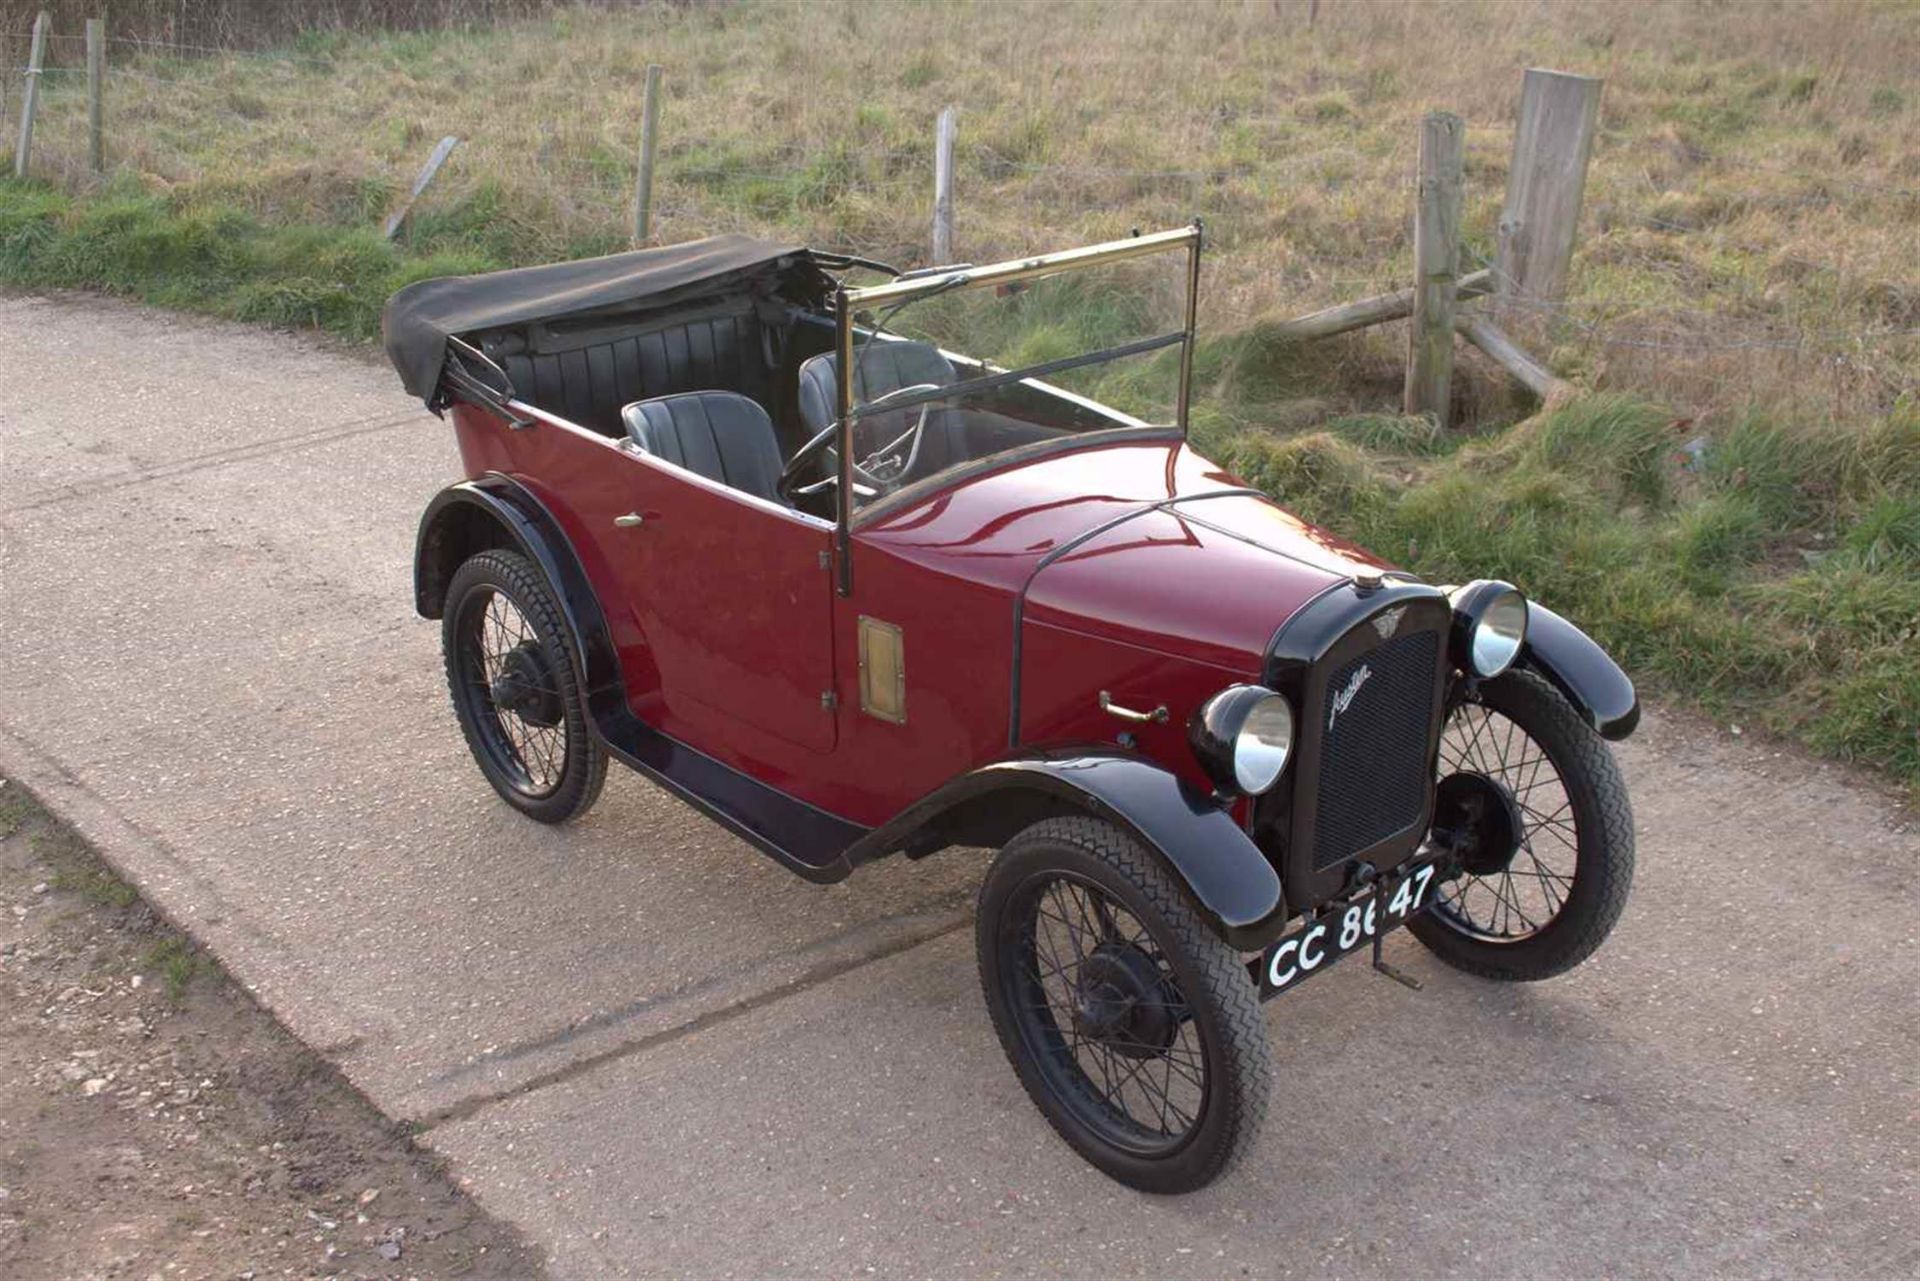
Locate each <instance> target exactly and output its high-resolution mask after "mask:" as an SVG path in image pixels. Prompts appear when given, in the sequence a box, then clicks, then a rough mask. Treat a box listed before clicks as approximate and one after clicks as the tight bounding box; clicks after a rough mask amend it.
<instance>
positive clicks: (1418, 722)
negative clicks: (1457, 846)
mask: <svg viewBox="0 0 1920 1281" xmlns="http://www.w3.org/2000/svg"><path fill="white" fill-rule="evenodd" d="M1439 661H1440V636H1439V634H1438V633H1436V632H1432V631H1421V632H1409V633H1406V634H1403V635H1401V636H1397V637H1395V638H1394V639H1393V640H1390V641H1388V642H1387V643H1386V644H1384V645H1382V646H1380V647H1379V648H1377V649H1373V650H1369V651H1367V652H1366V653H1364V654H1361V655H1360V656H1359V657H1357V658H1355V659H1353V660H1352V661H1351V662H1349V663H1348V664H1347V665H1346V666H1344V667H1342V668H1341V669H1340V670H1339V671H1337V672H1335V673H1334V674H1333V678H1332V679H1331V680H1330V681H1328V683H1327V694H1326V703H1325V707H1324V709H1323V710H1322V711H1321V713H1320V724H1319V725H1318V726H1317V727H1315V728H1316V729H1318V731H1319V732H1320V733H1321V734H1322V735H1324V738H1323V740H1322V746H1321V752H1320V779H1319V793H1318V797H1317V809H1316V814H1315V820H1314V821H1315V827H1314V842H1313V846H1314V848H1313V868H1314V870H1315V871H1316V872H1318V871H1324V870H1326V869H1327V868H1330V867H1332V866H1334V865H1335V864H1337V863H1339V862H1340V861H1341V860H1343V859H1347V858H1351V857H1352V856H1353V855H1355V854H1357V853H1359V852H1360V851H1361V850H1364V849H1366V848H1368V847H1369V846H1371V845H1374V844H1377V843H1378V842H1380V841H1383V840H1385V839H1386V838H1387V837H1389V836H1392V835H1393V834H1394V833H1396V832H1400V831H1403V830H1405V829H1406V828H1407V827H1409V826H1411V825H1412V824H1414V823H1417V822H1419V821H1420V818H1421V811H1422V810H1423V809H1424V808H1425V805H1426V795H1427V784H1428V782H1429V781H1430V780H1429V778H1428V770H1429V768H1430V767H1429V765H1428V762H1427V739H1428V737H1429V735H1430V734H1431V732H1432V729H1433V727H1432V725H1431V724H1429V717H1430V716H1431V715H1432V711H1433V698H1434V693H1433V689H1434V685H1433V683H1434V672H1435V669H1436V668H1437V666H1438V664H1439ZM1362 672H1365V673H1366V674H1365V675H1364V676H1362V675H1361V673H1362ZM1356 682H1357V683H1356ZM1329 715H1331V718H1332V724H1331V726H1329V724H1328V718H1329Z"/></svg>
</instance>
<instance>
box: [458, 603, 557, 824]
mask: <svg viewBox="0 0 1920 1281" xmlns="http://www.w3.org/2000/svg"><path fill="white" fill-rule="evenodd" d="M461 613H462V618H461V620H460V623H461V628H460V642H459V644H460V650H459V655H460V667H461V676H462V684H463V690H464V693H465V695H466V697H467V699H468V700H469V706H470V707H471V709H472V710H473V712H474V713H475V721H476V723H477V726H478V728H479V731H480V737H481V740H482V742H483V744H484V745H485V748H486V750H487V752H488V754H489V755H490V756H491V757H492V758H493V760H494V763H495V764H496V765H497V766H498V767H499V769H500V771H501V772H502V773H503V774H505V775H506V776H507V778H508V779H510V780H511V781H512V782H513V785H514V786H515V788H517V789H518V790H519V791H521V792H524V793H525V794H526V795H527V796H529V797H533V798H536V799H540V798H545V797H548V796H551V795H553V793H554V790H555V789H556V788H558V787H559V786H560V782H561V780H562V779H563V778H564V777H565V776H566V771H567V735H566V727H565V725H564V723H563V721H562V718H561V715H560V713H559V707H560V690H559V687H558V685H557V684H556V683H555V677H554V673H553V664H552V663H551V662H550V661H549V659H548V651H549V646H548V645H547V644H546V643H545V642H544V641H543V639H542V638H541V637H540V636H539V634H538V633H537V632H535V630H534V627H533V624H532V623H531V622H529V621H528V619H527V615H526V611H525V609H524V608H522V606H521V605H520V603H519V602H518V601H516V600H515V599H514V598H513V597H512V596H510V595H508V594H507V593H506V592H504V591H501V590H499V589H497V588H495V589H486V590H481V591H476V592H474V593H472V594H470V595H469V596H468V597H467V599H466V600H464V601H462V602H461Z"/></svg>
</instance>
